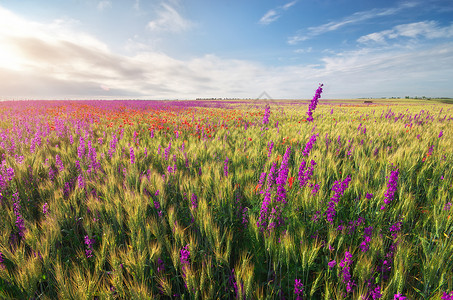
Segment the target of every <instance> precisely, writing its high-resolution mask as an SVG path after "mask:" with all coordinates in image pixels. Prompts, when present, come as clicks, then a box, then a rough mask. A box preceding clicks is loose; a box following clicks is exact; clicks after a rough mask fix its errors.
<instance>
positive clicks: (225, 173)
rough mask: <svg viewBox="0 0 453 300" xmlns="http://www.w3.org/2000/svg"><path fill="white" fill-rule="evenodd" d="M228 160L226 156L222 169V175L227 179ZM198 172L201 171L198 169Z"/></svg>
mask: <svg viewBox="0 0 453 300" xmlns="http://www.w3.org/2000/svg"><path fill="white" fill-rule="evenodd" d="M228 160H229V159H228V156H227V158H226V159H225V165H224V167H223V175H224V176H225V177H228ZM200 171H201V169H200Z"/></svg>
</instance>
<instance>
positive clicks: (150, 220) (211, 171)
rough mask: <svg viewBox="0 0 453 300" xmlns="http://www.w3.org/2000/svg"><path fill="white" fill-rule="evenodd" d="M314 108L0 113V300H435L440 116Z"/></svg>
mask: <svg viewBox="0 0 453 300" xmlns="http://www.w3.org/2000/svg"><path fill="white" fill-rule="evenodd" d="M318 92H319V94H320V91H319V90H318ZM315 100H316V101H315ZM319 101H320V102H319V103H317V99H316V95H315V98H314V100H313V101H296V100H292V101H270V102H269V101H265V100H256V101H255V100H249V101H239V100H231V101H27V102H26V101H17V102H0V118H1V119H0V156H1V168H0V170H1V171H0V174H1V176H0V191H1V196H0V199H1V200H0V205H1V209H0V220H1V221H0V232H1V234H0V239H1V240H0V252H1V254H0V298H2V299H56V298H61V299H453V292H452V291H453V272H452V270H453V237H452V236H453V224H452V222H453V219H452V217H451V215H452V214H453V211H452V202H453V188H452V184H453V150H452V149H453V111H452V107H453V106H451V105H450V104H447V103H440V102H435V101H424V102H422V101H420V100H392V101H391V100H372V101H371V100H370V101H371V103H364V102H365V100H354V101H345V100H335V101H329V100H322V99H319ZM311 117H312V119H313V120H311Z"/></svg>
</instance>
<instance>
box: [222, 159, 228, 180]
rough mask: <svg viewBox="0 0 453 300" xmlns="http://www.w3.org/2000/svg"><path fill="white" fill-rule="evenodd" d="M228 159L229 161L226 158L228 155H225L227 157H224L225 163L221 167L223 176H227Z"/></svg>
mask: <svg viewBox="0 0 453 300" xmlns="http://www.w3.org/2000/svg"><path fill="white" fill-rule="evenodd" d="M228 161H229V159H228V156H227V158H226V159H225V165H224V167H223V175H224V176H225V177H228Z"/></svg>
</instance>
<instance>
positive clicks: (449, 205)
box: [444, 202, 451, 210]
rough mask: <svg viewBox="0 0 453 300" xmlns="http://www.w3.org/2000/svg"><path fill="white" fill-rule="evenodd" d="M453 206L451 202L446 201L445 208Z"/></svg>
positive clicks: (448, 208)
mask: <svg viewBox="0 0 453 300" xmlns="http://www.w3.org/2000/svg"><path fill="white" fill-rule="evenodd" d="M450 208H451V202H447V203H445V206H444V210H450Z"/></svg>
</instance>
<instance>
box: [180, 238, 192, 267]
mask: <svg viewBox="0 0 453 300" xmlns="http://www.w3.org/2000/svg"><path fill="white" fill-rule="evenodd" d="M180 254H181V256H180V261H181V265H182V269H183V270H184V268H185V267H186V266H188V265H189V257H190V251H189V244H187V245H185V246H184V247H183V248H182V249H181V251H180Z"/></svg>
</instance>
